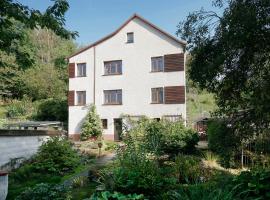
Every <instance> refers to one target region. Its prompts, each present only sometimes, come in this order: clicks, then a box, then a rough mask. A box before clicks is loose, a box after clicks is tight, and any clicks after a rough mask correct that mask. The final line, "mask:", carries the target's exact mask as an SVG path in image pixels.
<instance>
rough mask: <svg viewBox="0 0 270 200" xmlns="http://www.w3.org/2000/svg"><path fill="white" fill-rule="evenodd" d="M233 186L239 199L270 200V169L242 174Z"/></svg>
mask: <svg viewBox="0 0 270 200" xmlns="http://www.w3.org/2000/svg"><path fill="white" fill-rule="evenodd" d="M233 186H234V188H233V192H234V193H235V194H236V196H237V197H238V198H239V199H246V200H252V199H270V169H259V170H251V171H245V172H242V173H241V174H240V175H239V176H237V177H235V179H234V180H233Z"/></svg>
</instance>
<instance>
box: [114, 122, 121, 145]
mask: <svg viewBox="0 0 270 200" xmlns="http://www.w3.org/2000/svg"><path fill="white" fill-rule="evenodd" d="M113 125H114V141H119V140H122V125H123V123H122V119H121V118H116V119H113Z"/></svg>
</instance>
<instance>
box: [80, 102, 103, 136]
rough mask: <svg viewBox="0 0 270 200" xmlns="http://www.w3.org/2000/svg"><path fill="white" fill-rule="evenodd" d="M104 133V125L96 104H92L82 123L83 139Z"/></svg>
mask: <svg viewBox="0 0 270 200" xmlns="http://www.w3.org/2000/svg"><path fill="white" fill-rule="evenodd" d="M101 135H102V126H101V120H100V118H99V115H98V114H97V111H96V107H95V105H91V107H90V110H89V112H88V114H87V116H86V118H85V121H84V123H83V125H82V132H81V135H80V136H81V140H87V139H89V138H91V137H98V136H101Z"/></svg>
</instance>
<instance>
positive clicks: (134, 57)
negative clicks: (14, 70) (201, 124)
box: [69, 18, 186, 134]
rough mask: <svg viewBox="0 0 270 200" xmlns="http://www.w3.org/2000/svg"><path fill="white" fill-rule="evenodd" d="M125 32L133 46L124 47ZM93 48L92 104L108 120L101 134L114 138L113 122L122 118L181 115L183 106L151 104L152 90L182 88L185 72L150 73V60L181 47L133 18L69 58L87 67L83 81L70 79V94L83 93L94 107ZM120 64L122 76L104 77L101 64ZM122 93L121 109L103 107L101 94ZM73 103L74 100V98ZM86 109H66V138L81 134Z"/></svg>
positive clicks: (179, 50)
mask: <svg viewBox="0 0 270 200" xmlns="http://www.w3.org/2000/svg"><path fill="white" fill-rule="evenodd" d="M127 32H134V43H128V44H127V43H126V34H127ZM94 48H95V57H96V82H95V84H96V86H95V91H96V92H95V93H96V94H95V104H96V106H97V111H98V113H99V115H100V117H101V118H102V119H108V129H106V130H104V134H113V132H114V126H113V119H114V118H119V117H120V115H121V114H129V115H146V116H148V117H151V118H160V117H162V116H163V115H182V117H183V118H184V119H185V118H186V104H151V88H155V87H165V86H185V72H184V71H178V72H155V73H153V72H151V57H156V56H164V55H165V54H174V53H182V52H183V46H182V45H180V44H179V43H177V42H175V41H174V40H172V39H170V38H168V37H167V36H165V35H164V34H162V33H160V32H159V31H157V30H156V29H153V28H152V27H150V26H149V25H147V24H145V23H143V22H142V21H140V20H139V19H137V18H135V19H133V20H132V21H130V22H129V23H128V24H127V25H126V26H125V27H124V28H123V29H122V30H121V31H119V32H118V33H117V34H116V35H115V36H113V37H112V38H110V39H108V40H106V41H104V42H102V43H100V44H98V45H97V46H96V47H92V48H91V49H88V50H87V51H84V52H82V53H81V54H79V55H76V56H74V57H72V58H70V60H69V62H70V63H73V62H75V63H80V62H86V63H87V76H88V77H86V78H72V79H70V82H69V90H75V91H79V90H86V93H87V104H88V105H89V104H90V103H93V96H94V95H93V66H94V59H93V55H94ZM110 60H122V72H123V73H122V75H114V76H103V74H104V61H110ZM111 89H122V102H123V104H122V105H102V104H103V102H104V101H103V90H111ZM75 99H76V98H75ZM86 113H87V106H85V107H80V106H71V107H69V134H75V133H79V132H80V126H81V123H82V121H83V118H84V116H85V115H86Z"/></svg>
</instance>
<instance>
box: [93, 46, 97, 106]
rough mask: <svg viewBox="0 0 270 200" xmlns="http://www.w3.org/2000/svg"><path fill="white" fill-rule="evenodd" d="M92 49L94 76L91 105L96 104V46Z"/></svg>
mask: <svg viewBox="0 0 270 200" xmlns="http://www.w3.org/2000/svg"><path fill="white" fill-rule="evenodd" d="M93 48H94V49H93V50H94V76H93V79H94V81H93V104H94V105H95V104H96V46H94V47H93Z"/></svg>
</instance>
